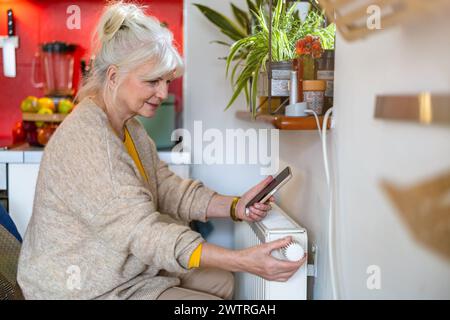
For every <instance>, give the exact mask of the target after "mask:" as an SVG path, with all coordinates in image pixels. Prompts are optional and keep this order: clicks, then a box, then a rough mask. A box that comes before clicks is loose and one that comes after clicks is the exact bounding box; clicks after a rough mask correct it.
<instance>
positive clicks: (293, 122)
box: [236, 111, 330, 130]
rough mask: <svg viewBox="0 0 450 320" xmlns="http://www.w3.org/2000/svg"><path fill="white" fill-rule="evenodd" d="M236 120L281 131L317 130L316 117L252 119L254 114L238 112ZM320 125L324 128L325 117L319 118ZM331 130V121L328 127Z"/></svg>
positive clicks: (261, 115)
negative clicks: (260, 124)
mask: <svg viewBox="0 0 450 320" xmlns="http://www.w3.org/2000/svg"><path fill="white" fill-rule="evenodd" d="M236 118H238V119H241V120H245V121H256V122H265V123H269V124H271V125H273V126H274V127H275V128H277V129H280V130H317V124H316V119H314V116H309V117H287V116H284V115H281V114H280V115H269V114H257V115H256V119H253V118H252V114H251V113H250V112H247V111H237V112H236ZM319 123H320V126H321V127H322V123H323V116H319ZM327 127H328V129H330V121H328V125H327Z"/></svg>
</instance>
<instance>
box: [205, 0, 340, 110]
mask: <svg viewBox="0 0 450 320" xmlns="http://www.w3.org/2000/svg"><path fill="white" fill-rule="evenodd" d="M267 2H268V1H264V0H260V1H256V3H253V2H252V1H251V0H247V4H248V6H249V11H250V13H245V14H246V15H247V18H248V21H249V22H248V23H247V22H246V21H247V20H246V19H245V18H243V17H244V14H242V12H243V11H242V10H240V11H238V10H235V9H233V12H234V14H235V17H236V19H237V21H240V20H241V22H239V24H240V25H241V27H242V28H241V29H240V31H241V32H238V31H237V30H238V29H237V26H236V24H234V23H232V22H231V20H229V19H227V18H225V17H224V16H222V15H220V14H219V13H217V12H214V11H212V10H211V9H208V10H207V9H205V8H206V7H204V6H201V5H196V6H197V7H198V8H199V9H200V10H201V11H202V12H203V13H204V14H205V16H206V17H207V18H208V19H209V20H210V21H212V22H213V23H215V24H216V25H217V26H219V28H220V29H221V31H222V32H223V33H225V34H226V35H227V36H229V37H230V39H232V40H233V41H234V43H233V44H232V45H231V48H230V52H229V54H228V57H227V58H226V74H227V77H228V76H230V79H231V83H232V86H233V89H234V92H233V95H232V97H231V98H230V101H229V102H228V104H227V106H226V108H225V110H227V109H228V108H230V107H231V106H232V105H233V103H234V102H235V101H236V99H237V97H238V96H239V95H240V94H241V93H242V92H244V93H245V96H246V101H247V105H249V106H251V107H250V109H251V112H252V114H253V116H255V115H256V111H257V108H258V106H257V103H256V101H257V91H258V78H259V76H260V71H261V70H262V71H263V72H264V71H265V70H266V63H267V61H268V59H269V54H268V53H269V22H268V20H269V8H268V6H267ZM232 7H233V8H234V7H235V6H233V5H232ZM238 12H239V13H238ZM272 13H273V14H272V21H271V24H272V61H274V62H280V61H292V60H293V59H295V58H296V43H297V40H299V39H301V38H304V37H305V36H307V35H314V36H318V37H319V38H320V40H321V43H322V46H323V47H324V48H325V49H331V48H333V47H334V34H335V26H334V24H330V25H328V26H326V27H324V26H323V25H324V21H325V17H324V15H323V13H322V12H321V11H319V10H317V9H316V8H315V7H314V6H313V9H311V10H310V12H309V13H308V15H307V17H306V19H305V20H303V21H302V20H301V19H300V16H299V14H298V11H297V10H296V5H295V3H292V4H285V3H284V1H283V0H278V1H276V4H275V6H274V7H273V8H272ZM238 16H241V18H238ZM213 20H214V21H213ZM252 21H253V22H252ZM244 26H247V28H246V29H244ZM245 32H246V35H244V33H245ZM218 43H221V44H227V43H223V42H218ZM227 45H229V44H227ZM233 64H234V65H233Z"/></svg>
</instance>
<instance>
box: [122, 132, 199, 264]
mask: <svg viewBox="0 0 450 320" xmlns="http://www.w3.org/2000/svg"><path fill="white" fill-rule="evenodd" d="M124 131H125V132H124V133H125V140H124V141H123V143H124V144H125V148H126V149H127V151H128V154H129V155H130V157H131V158H132V159H133V161H134V163H135V164H136V166H137V167H138V169H139V172H140V173H141V175H142V177H144V179H145V181H147V182H148V177H147V174H146V173H145V170H144V166H143V165H142V162H141V159H140V158H139V154H138V152H137V150H136V147H135V145H134V142H133V139H132V138H131V135H130V133H129V132H128V129H127V127H125V130H124ZM201 255H202V244H199V245H198V247H197V248H196V249H195V250H194V252H192V254H191V256H190V258H189V266H188V268H189V269H191V268H198V267H199V266H200V257H201Z"/></svg>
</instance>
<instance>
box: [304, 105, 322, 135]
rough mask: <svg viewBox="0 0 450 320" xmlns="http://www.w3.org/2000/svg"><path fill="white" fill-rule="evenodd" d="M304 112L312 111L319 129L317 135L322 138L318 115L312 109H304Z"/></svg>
mask: <svg viewBox="0 0 450 320" xmlns="http://www.w3.org/2000/svg"><path fill="white" fill-rule="evenodd" d="M305 113H312V114H313V115H314V118H316V124H317V130H318V131H319V137H320V138H321V139H322V130H321V129H320V122H319V116H318V115H317V113H316V112H315V111H314V110H312V109H306V110H305Z"/></svg>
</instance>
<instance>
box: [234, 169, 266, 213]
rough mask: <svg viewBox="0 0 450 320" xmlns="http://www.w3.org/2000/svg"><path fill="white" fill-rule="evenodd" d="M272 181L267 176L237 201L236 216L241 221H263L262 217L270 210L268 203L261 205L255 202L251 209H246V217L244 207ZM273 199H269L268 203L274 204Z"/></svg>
mask: <svg viewBox="0 0 450 320" xmlns="http://www.w3.org/2000/svg"><path fill="white" fill-rule="evenodd" d="M272 180H273V177H272V176H268V177H267V178H265V179H264V180H263V181H261V182H260V183H258V184H257V185H256V186H254V187H253V188H251V189H250V190H248V191H247V192H246V193H244V195H243V196H242V197H241V199H239V201H238V203H237V205H236V216H237V217H238V218H240V219H242V220H246V221H259V220H261V219H264V217H265V216H266V215H267V212H268V211H269V210H270V209H272V207H271V206H270V204H268V203H261V202H257V203H255V204H254V205H252V206H251V207H249V208H248V212H247V213H248V215H247V214H246V212H245V211H246V208H245V206H246V205H247V203H249V202H250V200H252V199H253V197H255V196H256V195H257V194H258V193H259V192H260V191H261V190H262V189H264V188H265V187H266V186H267V185H268V184H269V183H270V182H271V181H272ZM274 201H275V199H274V198H273V197H270V199H269V201H268V202H274Z"/></svg>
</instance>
